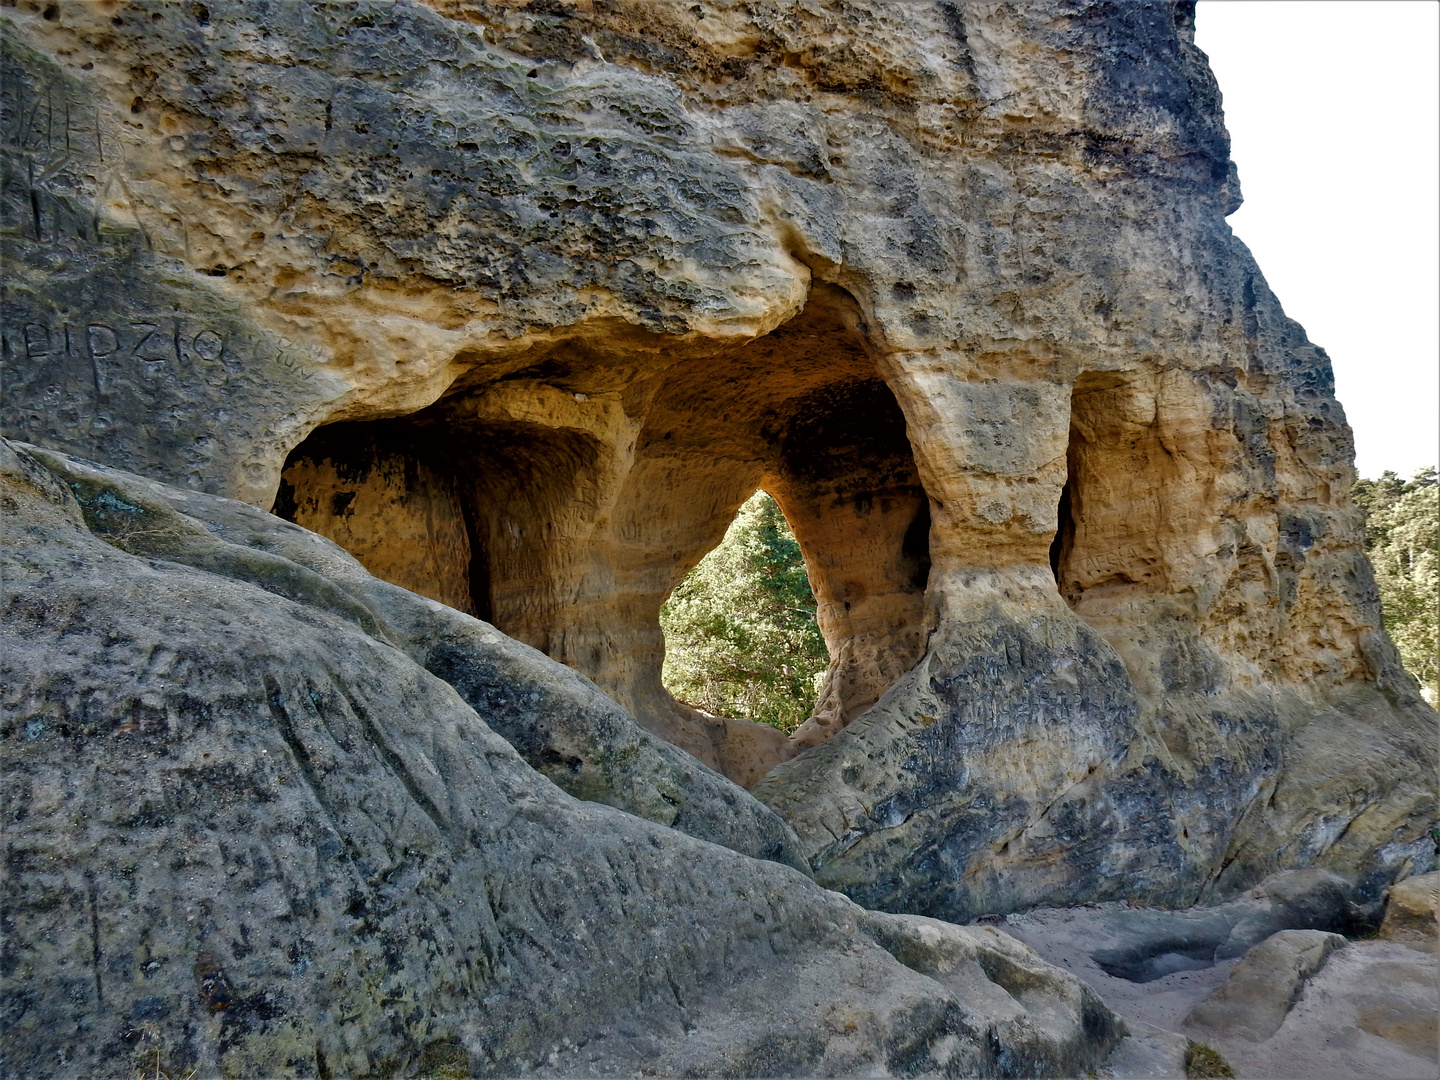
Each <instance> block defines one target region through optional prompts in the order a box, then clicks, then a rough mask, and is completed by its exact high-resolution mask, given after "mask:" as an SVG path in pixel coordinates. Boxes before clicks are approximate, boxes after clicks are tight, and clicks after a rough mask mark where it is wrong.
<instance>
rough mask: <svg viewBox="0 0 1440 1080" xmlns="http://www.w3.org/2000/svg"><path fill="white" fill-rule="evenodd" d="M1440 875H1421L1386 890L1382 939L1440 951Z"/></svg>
mask: <svg viewBox="0 0 1440 1080" xmlns="http://www.w3.org/2000/svg"><path fill="white" fill-rule="evenodd" d="M1437 913H1440V871H1434V872H1431V873H1429V874H1419V875H1417V876H1416V877H1409V878H1406V879H1405V880H1404V881H1401V882H1398V883H1396V884H1394V885H1391V886H1390V888H1389V889H1387V890H1386V900H1385V918H1384V920H1383V921H1382V922H1381V923H1380V937H1382V938H1385V939H1386V940H1388V941H1406V942H1412V943H1414V944H1416V945H1419V946H1421V947H1422V948H1428V949H1434V950H1437V951H1440V921H1437Z"/></svg>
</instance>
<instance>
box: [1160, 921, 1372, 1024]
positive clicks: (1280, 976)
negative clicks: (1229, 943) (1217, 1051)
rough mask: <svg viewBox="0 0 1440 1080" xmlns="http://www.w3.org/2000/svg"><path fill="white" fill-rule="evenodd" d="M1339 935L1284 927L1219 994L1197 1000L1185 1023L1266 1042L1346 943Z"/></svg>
mask: <svg viewBox="0 0 1440 1080" xmlns="http://www.w3.org/2000/svg"><path fill="white" fill-rule="evenodd" d="M1345 944H1346V942H1345V939H1344V938H1343V937H1341V936H1340V935H1339V934H1329V933H1326V932H1325V931H1323V930H1281V931H1280V932H1279V933H1278V934H1273V935H1271V936H1270V937H1268V938H1266V939H1265V940H1264V941H1262V942H1261V943H1260V944H1259V945H1256V946H1255V947H1254V948H1252V949H1251V950H1250V951H1249V952H1247V953H1246V954H1245V956H1244V957H1243V958H1242V959H1241V961H1240V963H1239V964H1237V965H1236V967H1235V970H1234V971H1232V972H1231V973H1230V978H1229V979H1227V980H1226V981H1225V983H1224V985H1222V986H1221V987H1220V989H1218V990H1216V991H1215V992H1214V993H1213V994H1211V995H1210V996H1209V997H1208V998H1206V999H1205V1000H1204V1001H1202V1002H1200V1004H1199V1005H1196V1006H1195V1008H1194V1009H1192V1010H1191V1011H1190V1015H1189V1016H1187V1017H1186V1018H1185V1027H1186V1028H1187V1029H1188V1030H1191V1031H1194V1032H1195V1033H1196V1034H1197V1037H1199V1036H1203V1035H1206V1034H1209V1035H1212V1037H1213V1036H1214V1035H1219V1036H1222V1037H1224V1038H1229V1039H1233V1038H1242V1039H1248V1040H1249V1041H1251V1042H1264V1041H1265V1040H1266V1039H1268V1038H1270V1036H1272V1035H1274V1034H1275V1033H1276V1032H1277V1031H1279V1030H1280V1025H1282V1024H1283V1023H1284V1022H1285V1017H1286V1015H1287V1014H1288V1013H1289V1012H1290V1009H1291V1007H1292V1006H1293V1005H1294V1004H1295V1002H1296V1001H1297V1000H1298V999H1299V997H1300V992H1301V990H1303V989H1304V987H1305V983H1306V982H1307V981H1308V980H1309V979H1310V977H1311V976H1312V975H1314V974H1315V973H1316V972H1318V971H1319V970H1320V969H1321V968H1322V967H1324V966H1325V962H1326V961H1327V960H1328V959H1329V958H1330V954H1331V953H1332V952H1334V951H1335V950H1336V949H1342V948H1344V947H1345Z"/></svg>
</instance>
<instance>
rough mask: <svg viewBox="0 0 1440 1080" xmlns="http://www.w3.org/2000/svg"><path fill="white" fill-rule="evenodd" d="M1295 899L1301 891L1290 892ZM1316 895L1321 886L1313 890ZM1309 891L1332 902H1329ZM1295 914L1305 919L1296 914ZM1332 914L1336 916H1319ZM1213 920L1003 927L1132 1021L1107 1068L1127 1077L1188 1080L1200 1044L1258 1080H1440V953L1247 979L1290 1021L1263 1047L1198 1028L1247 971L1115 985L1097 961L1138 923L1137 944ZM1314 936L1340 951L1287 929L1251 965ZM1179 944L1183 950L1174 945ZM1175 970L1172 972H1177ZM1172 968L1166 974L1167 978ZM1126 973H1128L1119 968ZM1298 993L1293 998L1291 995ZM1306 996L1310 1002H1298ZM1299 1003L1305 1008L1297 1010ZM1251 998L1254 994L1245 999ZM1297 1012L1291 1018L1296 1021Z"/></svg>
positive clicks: (1056, 921)
mask: <svg viewBox="0 0 1440 1080" xmlns="http://www.w3.org/2000/svg"><path fill="white" fill-rule="evenodd" d="M1277 884H1280V885H1281V886H1282V889H1277V891H1283V892H1286V893H1289V894H1291V895H1292V896H1293V895H1294V892H1295V888H1294V887H1295V886H1296V885H1300V884H1303V883H1301V882H1291V883H1289V884H1290V886H1291V887H1290V888H1283V886H1284V885H1285V884H1286V883H1284V882H1280V883H1277ZM1312 886H1313V883H1312ZM1304 892H1306V893H1309V894H1310V895H1311V896H1315V897H1316V898H1317V899H1322V900H1323V892H1320V893H1319V895H1318V896H1317V895H1316V894H1317V892H1318V890H1316V889H1314V888H1313V887H1306V888H1305V889H1304ZM1291 911H1292V913H1293V914H1295V915H1304V914H1305V910H1304V909H1303V908H1301V909H1295V908H1292V909H1291ZM1309 911H1310V913H1312V914H1314V913H1320V914H1323V911H1324V905H1323V904H1321V905H1311V906H1309ZM1210 916H1211V912H1209V911H1208V910H1206V909H1199V910H1193V911H1162V912H1153V911H1146V910H1144V909H1133V908H1132V909H1127V908H1125V907H1124V906H1122V905H1119V904H1100V905H1095V906H1089V907H1082V908H1042V909H1038V910H1035V911H1031V912H1026V913H1023V914H1013V915H1009V916H1006V917H1005V918H1004V919H1001V920H998V921H997V922H996V926H997V928H998V929H1001V930H1004V931H1005V932H1006V933H1008V934H1011V935H1013V936H1015V937H1017V938H1019V939H1020V940H1022V941H1024V942H1025V943H1026V944H1028V945H1030V946H1031V947H1032V948H1034V949H1035V950H1036V952H1038V953H1039V954H1040V955H1041V956H1042V957H1043V958H1044V959H1045V960H1047V961H1049V962H1050V963H1052V964H1056V965H1057V966H1059V967H1063V968H1064V969H1065V970H1067V971H1069V972H1071V973H1072V974H1074V975H1077V976H1079V977H1080V978H1081V979H1083V980H1084V981H1085V983H1086V984H1087V985H1088V986H1089V987H1090V988H1091V989H1093V990H1094V991H1095V992H1096V993H1097V994H1099V995H1100V997H1101V998H1102V999H1103V1000H1104V1001H1105V1003H1106V1004H1107V1005H1109V1006H1110V1007H1111V1008H1112V1009H1114V1010H1115V1011H1116V1012H1117V1013H1118V1014H1120V1016H1121V1017H1123V1019H1124V1021H1125V1025H1126V1027H1127V1028H1128V1029H1129V1031H1130V1033H1131V1034H1130V1035H1129V1036H1128V1037H1127V1038H1126V1039H1124V1040H1122V1042H1121V1043H1120V1044H1119V1045H1118V1046H1117V1047H1116V1048H1115V1050H1114V1051H1112V1054H1111V1057H1110V1059H1109V1060H1108V1061H1107V1063H1106V1065H1105V1066H1103V1067H1102V1069H1101V1070H1100V1071H1099V1072H1098V1075H1102V1076H1103V1075H1106V1072H1107V1070H1108V1071H1109V1072H1110V1073H1112V1074H1113V1075H1116V1076H1124V1075H1130V1076H1136V1077H1151V1076H1165V1075H1174V1076H1177V1077H1178V1076H1184V1075H1185V1070H1184V1067H1183V1060H1184V1056H1185V1049H1186V1045H1187V1043H1188V1041H1189V1039H1190V1038H1192V1037H1193V1038H1195V1039H1197V1040H1198V1041H1200V1042H1201V1043H1203V1044H1206V1045H1210V1046H1213V1047H1214V1048H1216V1049H1217V1050H1218V1051H1219V1052H1220V1053H1221V1055H1222V1057H1223V1058H1224V1059H1225V1060H1226V1061H1228V1062H1229V1063H1230V1064H1231V1065H1233V1066H1234V1068H1235V1072H1236V1075H1237V1076H1239V1077H1241V1078H1253V1080H1272V1078H1274V1077H1279V1076H1305V1077H1312V1076H1313V1077H1324V1078H1327V1080H1381V1078H1385V1080H1411V1078H1413V1077H1420V1076H1431V1075H1434V1073H1435V1069H1436V1031H1437V1024H1440V996H1437V993H1440V991H1437V986H1440V981H1437V980H1440V968H1437V961H1436V958H1435V956H1434V954H1433V953H1429V952H1427V951H1421V950H1419V949H1416V948H1415V947H1414V946H1412V945H1409V944H1399V943H1394V942H1388V941H1375V940H1363V939H1362V940H1356V941H1351V942H1349V944H1347V945H1345V947H1344V948H1343V949H1338V950H1336V951H1334V952H1332V953H1330V955H1329V958H1328V960H1327V961H1326V963H1325V964H1324V966H1323V967H1321V968H1320V969H1319V971H1318V972H1315V973H1312V974H1310V975H1309V976H1308V977H1306V978H1304V979H1297V980H1296V981H1298V982H1301V983H1303V985H1300V986H1296V985H1294V983H1292V982H1291V981H1290V975H1291V974H1293V973H1294V971H1295V969H1296V968H1297V967H1299V965H1298V964H1296V965H1289V964H1286V965H1282V968H1281V971H1280V972H1279V973H1274V972H1272V974H1278V976H1279V977H1278V978H1276V979H1274V980H1266V979H1262V980H1260V981H1259V985H1258V986H1257V985H1254V983H1255V980H1253V979H1250V980H1245V981H1244V982H1245V985H1246V986H1248V988H1249V989H1250V990H1251V991H1253V995H1250V996H1253V997H1254V998H1255V999H1256V1000H1255V1002H1254V1004H1255V1008H1256V1012H1257V1013H1264V1012H1267V1011H1268V1012H1269V1014H1270V1017H1271V1020H1272V1021H1274V1020H1275V1018H1276V1017H1277V1016H1278V1017H1279V1019H1280V1021H1282V1022H1280V1023H1279V1024H1278V1030H1275V1031H1273V1032H1272V1033H1271V1034H1270V1035H1269V1036H1268V1037H1265V1038H1260V1039H1258V1040H1257V1039H1256V1038H1254V1036H1255V1035H1257V1034H1258V1033H1257V1032H1255V1031H1253V1030H1250V1031H1248V1032H1247V1031H1238V1032H1237V1031H1236V1030H1231V1025H1230V1024H1229V1023H1228V1022H1227V1023H1226V1024H1224V1025H1222V1026H1220V1027H1216V1026H1206V1027H1205V1028H1203V1029H1200V1028H1196V1027H1192V1026H1191V1025H1190V1023H1189V1020H1190V1018H1191V1017H1192V1015H1193V1014H1194V1013H1196V1012H1197V1011H1200V1010H1202V1008H1203V1006H1204V1005H1205V1003H1206V1002H1207V1001H1209V1002H1212V1003H1213V1002H1214V1001H1215V1000H1216V999H1217V998H1222V999H1223V997H1225V996H1227V990H1226V988H1227V987H1231V986H1232V983H1233V982H1236V981H1239V980H1241V978H1242V976H1241V968H1242V965H1243V964H1244V963H1246V961H1245V960H1243V959H1242V958H1239V957H1236V958H1232V959H1220V960H1215V961H1214V962H1213V963H1207V957H1208V952H1207V953H1206V954H1204V955H1201V956H1199V957H1197V956H1195V955H1188V956H1187V955H1185V954H1184V953H1170V954H1168V956H1167V954H1164V953H1161V954H1156V955H1155V956H1154V957H1152V960H1159V961H1161V963H1160V964H1159V965H1151V966H1150V967H1149V970H1143V969H1142V970H1138V971H1137V970H1133V969H1132V970H1130V971H1129V972H1128V974H1129V975H1130V976H1131V977H1135V976H1140V977H1143V978H1145V979H1146V981H1144V982H1133V981H1131V979H1130V978H1123V977H1121V976H1120V975H1118V974H1112V973H1111V970H1107V968H1106V967H1102V966H1101V965H1100V964H1098V963H1096V959H1095V956H1096V953H1097V952H1098V951H1100V950H1101V949H1102V948H1103V947H1105V946H1111V947H1114V946H1115V945H1117V944H1119V943H1120V942H1121V941H1122V940H1125V939H1126V937H1127V935H1126V929H1127V921H1132V920H1133V930H1132V931H1131V932H1130V934H1129V935H1128V941H1129V942H1130V944H1132V945H1133V944H1135V943H1136V942H1137V941H1140V940H1150V941H1152V942H1154V941H1156V940H1157V939H1156V938H1155V937H1154V936H1153V932H1154V930H1155V928H1156V927H1155V923H1157V922H1158V923H1162V924H1163V921H1164V920H1166V919H1169V920H1175V919H1176V918H1177V917H1178V919H1179V923H1180V924H1181V925H1186V924H1191V925H1192V926H1193V924H1194V922H1195V921H1197V917H1198V921H1200V922H1202V923H1203V922H1204V921H1205V920H1206V919H1208V918H1210ZM1294 935H1300V936H1301V937H1309V936H1311V935H1314V936H1315V937H1318V938H1320V939H1324V940H1325V941H1326V943H1327V944H1334V943H1335V942H1334V941H1331V940H1330V939H1331V938H1336V937H1338V935H1332V934H1329V933H1326V932H1324V931H1311V930H1281V931H1279V932H1278V933H1277V934H1275V935H1274V936H1273V937H1270V938H1267V939H1265V940H1264V941H1262V942H1260V943H1259V944H1257V945H1255V946H1254V948H1252V949H1251V950H1250V952H1249V953H1247V954H1246V956H1255V955H1257V954H1262V953H1263V952H1264V951H1267V950H1268V948H1269V947H1270V946H1271V943H1272V942H1275V941H1276V940H1277V939H1279V940H1280V941H1284V940H1285V939H1286V938H1292V937H1293V936H1294ZM1172 944H1173V939H1172ZM1281 951H1282V952H1283V953H1284V954H1285V955H1284V957H1282V959H1287V960H1298V959H1299V957H1298V956H1297V955H1296V954H1295V951H1293V950H1289V949H1284V950H1281ZM1167 961H1168V962H1167ZM1157 966H1158V967H1164V968H1168V970H1169V974H1161V973H1160V971H1158V970H1156V967H1157ZM1116 970H1119V969H1116ZM1287 991H1290V992H1287ZM1297 991H1298V992H1297ZM1291 992H1294V1000H1292V999H1291ZM1241 996H1246V995H1241ZM1287 1010H1288V1011H1287ZM1220 1019H1222V1020H1226V1021H1238V1024H1236V1025H1235V1026H1236V1027H1238V1028H1246V1027H1248V1024H1247V1019H1248V1014H1246V1013H1243V1012H1242V1013H1240V1015H1238V1016H1237V1014H1236V1012H1235V1011H1233V1010H1221V1015H1220Z"/></svg>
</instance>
